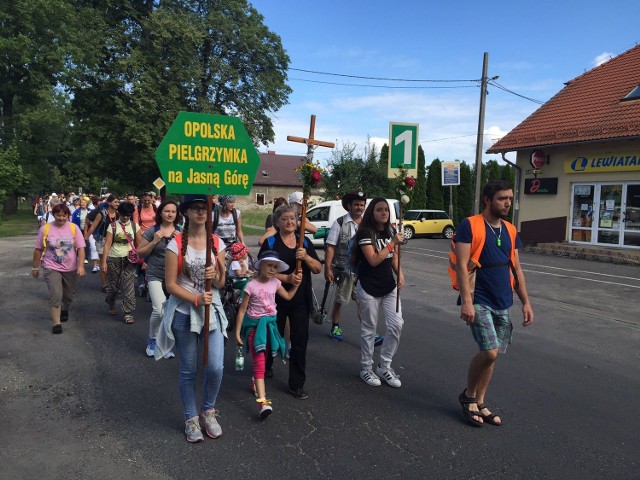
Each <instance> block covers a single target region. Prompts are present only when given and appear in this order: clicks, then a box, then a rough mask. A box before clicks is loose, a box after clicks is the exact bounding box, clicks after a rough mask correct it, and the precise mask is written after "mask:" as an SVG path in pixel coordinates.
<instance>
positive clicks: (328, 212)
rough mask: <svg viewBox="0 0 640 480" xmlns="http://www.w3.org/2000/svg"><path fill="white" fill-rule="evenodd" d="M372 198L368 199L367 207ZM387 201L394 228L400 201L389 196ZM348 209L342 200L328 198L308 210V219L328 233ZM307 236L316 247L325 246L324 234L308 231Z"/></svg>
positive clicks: (398, 215) (319, 229)
mask: <svg viewBox="0 0 640 480" xmlns="http://www.w3.org/2000/svg"><path fill="white" fill-rule="evenodd" d="M370 202H371V199H368V200H367V207H368V206H369V203H370ZM387 203H389V213H390V214H391V218H390V220H391V225H393V227H394V228H397V226H398V225H397V223H398V218H399V217H400V202H399V201H398V200H395V199H392V198H387ZM346 213H347V211H346V210H345V209H344V208H342V201H341V200H328V201H326V202H321V203H319V204H318V205H316V206H315V207H312V208H310V209H309V210H307V221H309V222H311V223H313V224H314V225H315V226H316V227H318V231H319V233H322V232H321V229H326V231H327V233H328V232H329V229H330V228H331V225H333V222H335V221H336V219H338V218H339V217H342V216H343V215H346ZM306 236H307V238H308V239H309V240H311V241H312V242H313V245H314V246H315V247H323V246H324V236H322V235H316V236H319V237H320V238H313V237H314V236H313V234H312V233H307V235H306Z"/></svg>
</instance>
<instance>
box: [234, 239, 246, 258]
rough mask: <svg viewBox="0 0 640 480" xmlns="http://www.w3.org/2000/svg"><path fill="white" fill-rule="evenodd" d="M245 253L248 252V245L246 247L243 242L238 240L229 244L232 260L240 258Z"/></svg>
mask: <svg viewBox="0 0 640 480" xmlns="http://www.w3.org/2000/svg"><path fill="white" fill-rule="evenodd" d="M247 253H249V247H247V246H246V245H245V244H244V243H242V242H238V243H234V244H233V245H231V259H232V260H240V259H241V258H242V257H244V256H245V255H246V254H247Z"/></svg>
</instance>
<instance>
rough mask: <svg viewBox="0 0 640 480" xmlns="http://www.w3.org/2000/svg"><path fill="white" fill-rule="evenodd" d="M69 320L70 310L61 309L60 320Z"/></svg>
mask: <svg viewBox="0 0 640 480" xmlns="http://www.w3.org/2000/svg"><path fill="white" fill-rule="evenodd" d="M67 320H69V310H61V311H60V321H61V322H66V321H67Z"/></svg>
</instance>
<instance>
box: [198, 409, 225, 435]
mask: <svg viewBox="0 0 640 480" xmlns="http://www.w3.org/2000/svg"><path fill="white" fill-rule="evenodd" d="M217 415H218V411H217V410H216V409H215V408H212V409H211V410H206V411H202V412H200V422H201V423H203V424H204V430H205V432H207V435H208V436H209V437H211V438H218V437H219V436H220V435H222V427H221V426H220V424H219V423H218V420H217V419H216V416H217Z"/></svg>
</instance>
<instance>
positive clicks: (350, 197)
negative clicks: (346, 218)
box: [342, 192, 367, 210]
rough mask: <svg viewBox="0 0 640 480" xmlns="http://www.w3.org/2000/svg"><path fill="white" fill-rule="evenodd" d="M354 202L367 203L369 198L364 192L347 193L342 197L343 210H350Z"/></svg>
mask: <svg viewBox="0 0 640 480" xmlns="http://www.w3.org/2000/svg"><path fill="white" fill-rule="evenodd" d="M354 200H364V201H365V202H366V201H367V196H366V195H365V194H364V193H362V192H357V193H355V192H354V193H345V194H344V195H343V196H342V208H344V209H345V210H349V204H350V203H351V202H353V201H354Z"/></svg>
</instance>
